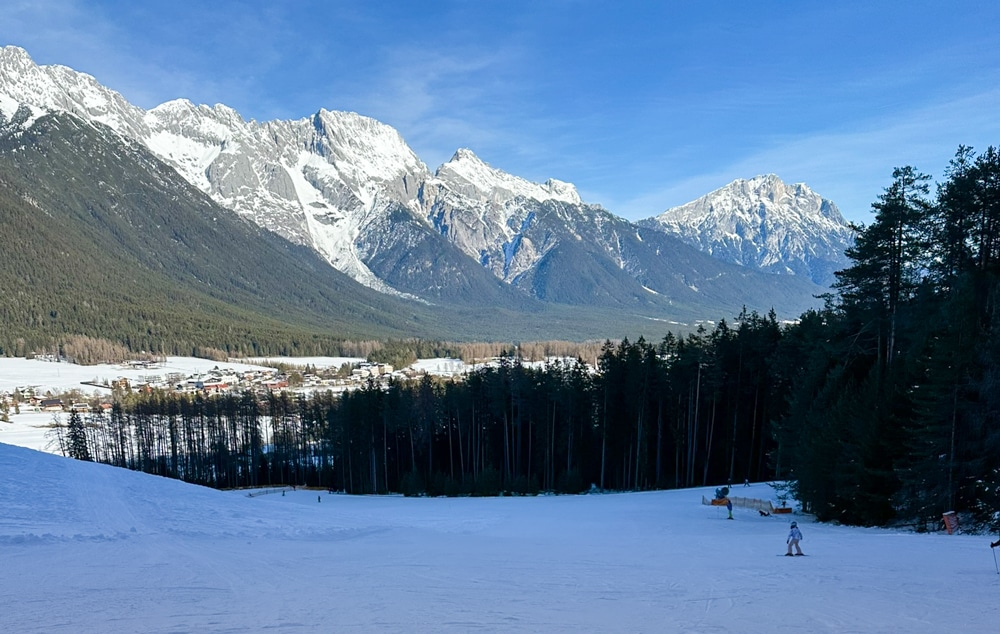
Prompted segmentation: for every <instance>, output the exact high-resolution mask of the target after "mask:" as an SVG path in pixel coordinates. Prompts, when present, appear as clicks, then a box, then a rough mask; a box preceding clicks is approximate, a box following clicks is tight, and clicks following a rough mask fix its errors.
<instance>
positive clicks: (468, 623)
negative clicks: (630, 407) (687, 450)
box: [0, 444, 1000, 634]
mask: <svg viewBox="0 0 1000 634" xmlns="http://www.w3.org/2000/svg"><path fill="white" fill-rule="evenodd" d="M0 475H2V477H0V560H2V562H3V563H2V574H0V630H2V631H4V632H19V633H26V632H45V633H52V632H66V633H70V632H71V633H74V634H76V633H80V632H260V631H277V632H796V633H801V632H831V633H842V632H906V633H913V632H934V633H936V634H938V633H940V632H946V631H956V630H958V631H962V632H995V631H997V623H998V622H1000V613H998V611H1000V608H998V607H997V606H998V601H997V597H998V595H1000V575H998V574H997V572H996V569H995V566H994V560H993V554H992V553H991V551H990V548H989V542H990V540H989V537H987V536H971V535H951V536H949V535H945V534H934V535H917V534H911V533H905V532H894V531H886V530H875V529H858V528H845V527H837V526H827V525H820V524H814V523H812V522H810V520H809V518H808V517H805V516H802V515H798V514H797V515H795V516H793V518H794V519H796V520H798V522H799V524H800V526H801V527H802V529H803V532H804V534H805V540H804V541H803V547H804V550H805V552H806V553H807V555H808V556H806V557H783V556H781V555H782V553H783V552H784V549H785V536H786V534H787V530H788V518H781V517H777V516H771V517H762V516H760V515H759V514H758V513H757V512H756V511H752V510H744V509H739V508H737V509H735V510H734V514H735V520H734V521H728V520H726V512H725V509H724V508H720V507H710V506H703V505H702V504H701V496H702V495H703V494H708V495H711V490H710V489H704V490H700V489H694V490H681V491H669V492H650V493H630V494H607V495H583V496H542V497H520V498H510V497H507V498H433V499H428V498H403V497H351V496H344V495H330V494H327V493H326V492H317V491H303V490H299V491H294V492H292V491H289V492H287V493H286V494H285V495H280V494H271V495H262V496H258V497H252V498H251V497H247V496H246V495H245V494H244V493H241V492H222V491H214V490H210V489H205V488H201V487H197V486H193V485H188V484H184V483H181V482H178V481H173V480H168V479H163V478H158V477H155V476H149V475H145V474H140V473H134V472H130V471H126V470H122V469H116V468H113V467H108V466H104V465H97V464H91V463H83V462H77V461H73V460H70V459H67V458H61V457H58V456H54V455H51V454H46V453H41V452H36V451H32V450H29V449H25V448H22V447H14V446H11V445H6V444H0ZM737 493H740V494H747V495H754V496H759V497H768V498H770V497H771V495H772V493H773V491H772V489H771V488H770V487H769V486H767V485H766V484H755V485H753V486H751V487H750V488H738V490H737Z"/></svg>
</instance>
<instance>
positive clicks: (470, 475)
mask: <svg viewBox="0 0 1000 634" xmlns="http://www.w3.org/2000/svg"><path fill="white" fill-rule="evenodd" d="M779 336H780V327H779V325H778V323H777V322H776V320H775V317H774V315H773V314H771V315H768V316H766V317H762V316H759V315H757V314H756V313H750V314H746V313H745V314H743V315H741V316H740V319H739V325H738V326H737V327H730V326H729V325H727V323H726V322H721V323H720V324H719V325H718V326H717V327H716V328H715V329H714V330H713V331H711V332H708V331H706V330H704V329H700V330H699V331H698V332H697V333H692V334H690V335H688V336H687V337H676V336H674V335H672V334H670V335H668V336H666V337H665V338H664V339H663V340H662V341H661V342H659V343H657V344H655V345H654V344H651V343H647V342H646V341H645V340H644V339H642V338H640V339H639V340H638V341H636V342H634V343H633V342H630V341H628V340H627V339H626V340H623V341H621V342H619V343H617V344H612V343H611V342H606V343H605V344H604V346H603V349H602V351H601V354H600V356H599V357H598V368H597V371H596V372H595V371H594V369H593V368H592V366H590V365H588V364H586V363H584V362H583V361H582V360H580V359H576V360H573V361H570V360H560V361H549V362H547V363H546V364H545V365H543V366H540V365H537V364H527V363H523V362H522V361H521V359H520V358H519V357H512V356H501V357H500V361H499V363H497V364H495V365H492V366H486V367H482V368H479V369H477V370H475V371H474V372H472V373H470V374H469V375H467V376H465V377H463V378H461V379H448V380H439V379H437V380H436V379H433V378H431V377H430V376H426V375H425V376H423V377H422V378H421V379H419V380H398V379H393V380H390V381H389V382H388V384H386V385H381V384H378V383H376V382H375V381H374V380H371V381H369V382H368V384H367V385H366V386H364V387H363V388H362V389H359V390H355V391H350V392H346V393H344V394H342V395H339V396H335V395H333V394H331V393H329V392H316V393H312V394H309V395H306V394H301V395H295V396H293V395H291V394H289V393H287V392H280V393H268V394H264V395H258V394H254V393H252V392H249V391H247V392H244V393H241V394H224V395H218V396H212V397H209V396H205V395H202V394H194V395H192V394H179V393H172V392H165V391H159V392H153V393H150V394H131V395H123V396H122V397H121V398H119V399H118V400H117V402H116V403H115V404H114V405H113V407H112V409H111V410H110V412H108V413H104V412H100V413H93V414H86V415H84V416H82V417H81V416H79V415H77V414H73V415H71V421H70V423H69V424H67V426H66V428H65V429H62V428H60V430H61V432H60V433H61V435H60V438H59V440H60V443H61V444H60V446H61V447H62V448H63V450H64V451H65V452H66V453H67V454H68V455H72V456H74V457H78V458H84V459H93V460H97V461H100V462H105V463H108V464H114V465H117V466H121V467H126V468H130V469H137V470H142V471H146V472H148V473H155V474H158V475H163V476H168V477H175V478H181V479H184V480H187V481H190V482H195V483H199V484H204V485H208V486H215V487H221V488H230V487H245V486H250V487H253V486H264V485H277V484H283V485H292V484H299V485H306V486H313V487H322V488H327V489H335V490H342V491H346V492H349V493H392V492H403V493H407V494H424V493H428V494H432V495H440V494H450V495H459V494H477V495H496V494H500V493H503V492H511V493H520V494H527V493H537V492H539V491H543V490H544V491H557V492H566V493H576V492H580V491H583V490H585V489H587V488H589V487H590V486H596V487H599V488H601V489H613V490H634V489H652V488H664V487H682V486H694V485H705V484H709V483H713V482H719V481H723V480H733V479H734V478H736V479H743V478H751V479H754V480H757V479H762V478H766V477H769V476H770V474H771V469H770V468H769V467H768V465H767V458H768V452H769V451H770V450H771V449H773V441H772V440H771V439H770V432H769V420H770V417H771V410H772V409H774V408H777V407H780V404H779V403H776V402H775V401H774V399H775V397H776V396H777V392H776V391H775V390H773V389H771V388H770V387H769V386H768V381H767V379H768V377H769V376H771V374H772V373H771V372H770V371H769V368H768V367H767V362H766V361H765V354H764V353H765V352H769V351H770V350H771V349H772V348H773V346H774V342H775V341H776V340H777V338H778V337H779ZM81 429H82V430H83V432H81V431H80V430H81Z"/></svg>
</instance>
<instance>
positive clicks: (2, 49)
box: [0, 44, 35, 65]
mask: <svg viewBox="0 0 1000 634" xmlns="http://www.w3.org/2000/svg"><path fill="white" fill-rule="evenodd" d="M0 62H21V63H26V64H31V65H34V64H35V61H34V60H33V59H31V55H29V54H28V51H26V50H24V49H23V48H21V47H20V46H14V45H13V44H8V45H7V46H0Z"/></svg>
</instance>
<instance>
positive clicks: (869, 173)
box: [586, 89, 1000, 222]
mask: <svg viewBox="0 0 1000 634" xmlns="http://www.w3.org/2000/svg"><path fill="white" fill-rule="evenodd" d="M996 112H1000V89H991V90H988V91H985V92H981V93H978V94H974V95H969V96H967V97H963V98H958V99H953V100H947V101H941V102H938V103H932V104H928V105H925V106H923V107H918V108H914V109H912V110H910V111H908V112H893V113H887V114H886V116H885V117H883V118H880V119H877V120H871V121H867V122H865V123H863V124H858V125H857V126H854V127H851V128H845V129H839V130H833V131H825V132H821V133H817V134H812V135H807V136H802V137H797V138H791V139H783V140H781V141H779V142H777V143H774V144H773V145H770V146H766V147H761V148H758V149H756V150H751V151H749V152H746V153H744V154H742V155H738V156H735V157H733V159H732V160H730V161H727V162H725V163H721V164H720V165H719V167H718V169H713V170H709V171H700V172H691V171H688V170H685V168H684V166H682V165H676V166H674V168H675V169H676V170H677V172H678V173H680V174H681V176H680V177H679V178H676V179H672V180H670V181H669V182H668V183H667V184H665V185H664V186H662V187H654V188H647V189H644V190H639V191H638V192H637V194H636V195H634V196H629V197H621V196H620V195H619V196H616V195H615V194H614V193H611V194H602V193H601V192H596V191H595V192H586V193H589V194H591V195H593V196H595V197H598V196H602V195H603V196H604V200H605V201H606V202H605V205H606V206H609V207H611V208H612V210H613V211H615V212H616V213H618V214H620V215H622V216H624V217H627V218H632V219H636V218H645V217H649V216H652V215H655V214H658V213H660V212H661V211H664V210H665V209H668V208H670V207H673V206H676V205H681V204H684V203H686V202H689V201H691V200H694V199H695V198H698V197H700V196H702V195H704V194H705V193H707V192H709V191H712V190H714V189H717V188H719V187H722V186H723V185H725V184H727V183H729V182H731V181H733V180H735V179H737V178H750V177H753V176H756V175H758V174H764V173H775V174H777V175H778V176H780V177H781V178H782V179H783V180H785V181H786V182H805V183H807V184H808V185H809V186H810V187H812V188H813V189H814V190H815V191H817V192H818V193H819V194H820V195H822V196H824V197H826V198H829V199H831V200H833V201H834V202H835V203H837V205H838V206H839V207H840V208H841V211H842V212H843V213H844V215H845V216H846V217H847V218H848V219H851V220H855V221H859V222H867V221H869V220H870V213H869V212H870V209H871V203H872V202H874V201H875V200H876V198H877V197H878V195H879V194H881V193H882V191H883V189H884V188H885V187H886V186H887V185H888V184H889V181H890V179H891V174H892V170H893V168H895V167H899V166H902V165H914V166H916V167H917V168H918V169H920V170H921V171H923V172H925V173H929V174H931V175H932V176H934V177H935V178H938V179H939V178H940V177H941V174H942V172H943V170H944V168H945V167H946V165H947V163H948V161H949V160H950V159H951V157H952V155H953V153H954V151H955V150H956V149H957V147H958V145H959V144H965V145H973V146H975V147H976V148H977V149H985V147H986V146H987V145H991V144H992V145H996V143H997V139H1000V119H998V118H997V117H996V116H995V113H996ZM668 169H669V168H668Z"/></svg>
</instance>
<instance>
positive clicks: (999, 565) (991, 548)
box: [990, 546, 1000, 575]
mask: <svg viewBox="0 0 1000 634" xmlns="http://www.w3.org/2000/svg"><path fill="white" fill-rule="evenodd" d="M990 550H992V551H993V567H994V568H996V569H997V574H998V575H1000V564H997V549H996V548H994V547H992V546H990Z"/></svg>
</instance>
